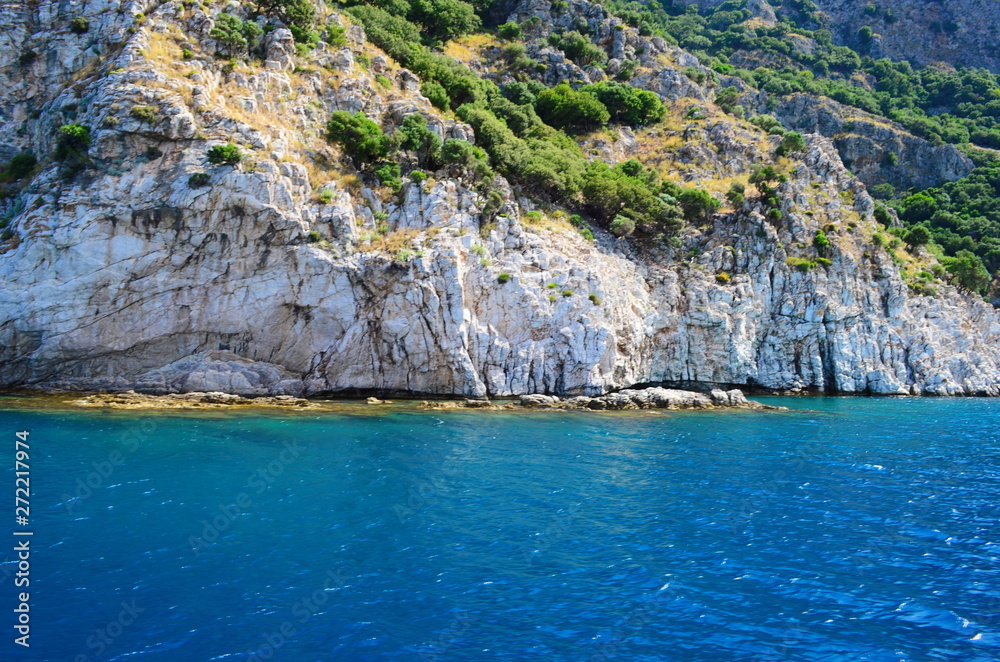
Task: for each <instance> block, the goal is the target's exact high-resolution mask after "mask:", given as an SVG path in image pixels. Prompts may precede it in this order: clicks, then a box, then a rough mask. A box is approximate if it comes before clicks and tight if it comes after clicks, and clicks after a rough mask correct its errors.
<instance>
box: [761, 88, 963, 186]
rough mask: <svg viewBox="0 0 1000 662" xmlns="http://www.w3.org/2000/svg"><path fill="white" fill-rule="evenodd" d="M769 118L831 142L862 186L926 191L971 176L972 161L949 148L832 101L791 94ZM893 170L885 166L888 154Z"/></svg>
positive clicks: (952, 147)
mask: <svg viewBox="0 0 1000 662" xmlns="http://www.w3.org/2000/svg"><path fill="white" fill-rule="evenodd" d="M775 116H776V117H777V118H778V119H780V120H781V121H782V122H783V123H784V124H785V125H786V126H787V127H788V128H790V129H794V130H796V131H802V132H806V133H819V134H821V135H824V136H828V137H831V138H833V139H834V145H836V147H837V151H838V152H840V157H841V160H842V161H843V162H844V165H845V166H846V167H848V168H850V169H851V171H852V172H853V173H854V174H855V175H857V176H858V177H859V178H860V179H861V180H862V181H864V182H865V183H866V184H868V185H874V184H881V183H883V182H888V183H890V184H892V185H893V186H896V187H899V188H908V187H910V186H917V187H921V188H926V187H928V186H935V185H937V184H940V183H941V182H942V181H954V180H956V179H959V178H960V177H964V176H965V175H967V174H969V172H971V171H972V169H973V167H974V165H973V163H972V160H971V159H970V158H969V157H968V156H966V155H965V154H963V153H962V152H960V151H959V150H958V149H957V148H956V147H955V146H954V145H937V146H935V145H931V144H930V143H929V142H927V141H926V140H924V139H923V138H918V137H917V136H914V135H913V134H911V133H909V132H908V131H906V129H904V128H903V127H902V126H900V125H898V124H896V123H894V122H890V121H889V120H886V119H884V118H881V117H875V116H874V115H871V114H869V113H866V112H864V111H863V110H859V109H857V108H851V107H849V106H845V105H843V104H840V103H838V102H836V101H833V100H832V99H826V98H817V97H811V96H808V95H805V94H793V95H790V96H788V97H786V98H785V99H783V101H782V103H781V105H780V106H779V107H778V109H777V110H776V111H775ZM890 153H891V154H895V155H896V158H897V159H898V164H897V165H890V163H889V159H890V157H889V154H890Z"/></svg>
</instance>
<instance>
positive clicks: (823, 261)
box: [816, 257, 833, 267]
mask: <svg viewBox="0 0 1000 662" xmlns="http://www.w3.org/2000/svg"><path fill="white" fill-rule="evenodd" d="M816 264H818V265H820V266H821V267H829V266H831V265H833V260H831V259H830V258H828V257H818V258H816Z"/></svg>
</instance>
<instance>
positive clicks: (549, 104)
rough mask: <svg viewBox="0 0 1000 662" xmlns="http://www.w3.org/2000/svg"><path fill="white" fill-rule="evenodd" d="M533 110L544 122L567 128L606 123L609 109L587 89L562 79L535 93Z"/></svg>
mask: <svg viewBox="0 0 1000 662" xmlns="http://www.w3.org/2000/svg"><path fill="white" fill-rule="evenodd" d="M535 110H536V111H537V112H538V116H539V117H541V118H542V119H543V120H544V121H545V123H546V124H550V125H552V126H554V127H556V128H558V129H566V130H567V131H589V130H592V129H597V128H600V127H602V126H604V125H605V124H607V123H608V120H610V119H611V113H609V112H608V109H607V108H606V107H605V106H604V104H603V103H601V102H600V101H598V99H597V97H596V96H594V95H593V94H590V93H589V92H582V91H581V92H578V91H576V90H574V89H573V88H572V87H570V86H569V85H568V84H566V83H563V84H561V85H557V86H556V87H554V88H552V89H548V90H542V91H541V92H539V93H538V99H537V101H536V102H535Z"/></svg>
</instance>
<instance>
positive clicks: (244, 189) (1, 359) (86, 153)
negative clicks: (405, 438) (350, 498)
mask: <svg viewBox="0 0 1000 662" xmlns="http://www.w3.org/2000/svg"><path fill="white" fill-rule="evenodd" d="M633 5H635V3H632V4H631V5H616V4H612V3H608V4H607V5H606V6H601V5H598V4H593V3H588V2H563V1H561V0H557V2H553V3H550V2H546V1H541V0H525V1H524V2H521V3H520V4H518V5H516V6H510V7H505V6H501V5H495V6H492V7H490V6H480V7H478V8H477V7H473V6H471V5H469V4H467V3H464V2H461V0H436V1H435V2H429V1H428V2H421V1H414V2H410V3H407V2H398V3H384V4H379V5H376V4H356V5H354V6H350V7H344V6H337V7H331V6H315V5H313V4H312V3H311V2H309V0H291V1H288V2H284V3H274V4H261V5H257V6H240V5H238V4H237V3H229V4H228V5H225V6H223V5H221V4H213V5H204V4H196V3H189V4H185V3H177V2H164V3H131V4H127V5H123V6H121V7H118V6H117V5H116V6H115V7H111V6H105V5H101V4H92V5H91V4H88V5H85V6H84V8H83V9H82V11H81V10H78V9H73V8H70V7H68V6H66V5H63V4H59V3H51V2H46V1H44V0H43V1H42V2H39V3H36V4H34V5H12V4H9V5H5V6H4V8H3V10H2V14H0V25H2V26H3V30H2V36H0V40H2V42H0V43H2V45H3V46H4V48H3V50H2V53H3V58H4V60H3V62H2V66H0V82H2V83H3V86H2V90H0V112H2V116H3V123H2V125H0V145H2V151H0V157H2V158H4V159H6V160H7V162H8V165H7V166H6V168H5V171H4V173H3V175H2V178H3V179H4V180H5V181H6V184H5V189H4V197H3V202H2V204H3V207H2V213H3V217H2V221H0V225H2V226H3V231H2V232H3V234H2V235H0V240H2V242H3V243H2V244H0V277H2V278H3V281H4V288H3V290H2V292H0V385H2V386H5V387H8V388H11V387H17V388H20V387H31V388H41V389H98V390H121V389H127V388H136V389H138V390H143V391H147V392H173V391H205V390H220V391H226V392H231V393H241V394H283V393H287V394H296V395H298V394H322V393H362V392H364V393H367V392H378V393H384V392H404V393H411V394H416V393H434V394H461V395H470V396H485V395H488V396H507V395H515V394H524V393H557V394H591V395H592V394H600V393H605V392H608V391H611V390H614V389H619V388H624V387H628V386H632V385H636V384H644V383H665V384H688V385H690V384H695V385H699V386H706V385H735V386H743V387H751V388H760V389H766V390H781V391H801V390H821V391H830V392H871V393H907V394H909V393H913V394H920V393H932V394H942V395H959V394H990V395H997V394H1000V346H998V344H997V340H998V334H1000V316H998V314H997V312H996V311H995V310H994V308H993V306H992V305H990V304H989V303H988V301H986V300H984V297H983V293H986V292H987V291H988V290H989V288H990V287H991V280H992V278H993V274H992V273H990V272H988V271H987V266H988V267H989V268H990V269H996V268H997V267H998V266H1000V263H998V264H994V263H991V262H990V261H989V260H990V255H992V253H990V251H992V250H993V248H992V246H993V245H992V244H991V240H990V235H989V233H990V232H993V231H994V227H995V225H1000V223H996V224H995V223H994V222H995V220H996V217H995V216H993V215H994V214H995V213H996V212H995V210H993V209H988V208H982V209H981V208H979V207H977V208H976V209H975V210H974V211H975V213H977V214H981V216H979V217H978V218H982V219H984V220H983V222H982V223H981V224H980V225H981V227H980V228H979V230H977V231H976V232H969V231H965V230H963V229H962V226H961V224H962V223H971V222H972V221H970V220H969V219H970V218H971V217H970V216H969V213H968V209H969V208H970V205H971V204H972V201H973V200H975V199H978V198H974V197H969V196H967V195H966V196H965V197H963V195H964V194H967V193H968V191H969V190H972V187H979V190H980V194H981V195H982V186H985V185H986V184H984V183H983V181H982V178H983V177H987V178H988V177H989V173H990V172H992V170H991V169H990V163H991V158H992V157H991V152H989V151H988V150H989V148H990V145H989V144H987V143H989V142H990V140H992V138H991V136H993V135H995V134H997V133H998V132H1000V130H998V129H997V128H996V127H995V126H994V125H993V124H992V123H991V122H992V119H990V118H991V117H992V116H991V115H988V114H986V113H984V112H979V114H978V115H976V113H975V112H974V109H972V108H968V107H966V108H964V110H963V111H962V112H964V113H965V115H962V116H959V115H954V116H952V115H948V116H943V115H940V116H934V119H933V120H928V122H929V123H928V124H927V126H925V127H924V129H925V130H921V131H916V129H915V128H914V127H916V126H917V124H916V123H915V120H914V119H913V118H915V117H919V116H920V114H921V113H923V112H924V111H923V109H922V107H921V106H920V104H921V103H924V104H926V103H929V102H928V101H927V100H926V99H925V98H924V97H923V96H922V95H923V94H924V92H926V90H927V89H928V86H930V85H931V84H932V82H933V81H931V80H930V74H927V77H926V80H925V78H923V77H921V76H923V74H919V75H918V74H914V75H913V77H912V78H915V79H916V80H917V82H918V83H919V85H918V87H919V90H917V92H915V93H914V95H915V96H914V97H913V98H914V99H916V101H913V103H912V104H910V105H909V106H906V107H903V108H902V109H901V110H900V109H896V110H899V112H895V111H892V112H890V111H889V110H886V109H883V108H882V107H881V106H880V105H879V104H880V103H881V101H882V99H884V98H885V96H884V95H887V94H889V93H885V92H883V91H880V90H879V89H878V86H879V85H880V84H881V83H880V82H874V81H873V80H869V79H868V78H866V76H874V74H871V73H869V70H875V69H877V68H878V67H883V68H884V67H886V66H890V68H891V71H893V72H896V73H899V72H898V71H896V69H895V68H893V67H896V65H895V64H891V63H890V64H889V65H887V64H885V62H889V61H888V60H886V61H884V62H882V63H881V64H879V62H876V61H874V60H871V59H870V58H865V59H862V58H860V57H859V56H858V55H857V53H855V52H854V51H849V52H848V50H846V49H844V50H838V49H842V48H843V47H840V46H834V45H832V42H829V41H828V40H827V39H826V38H825V37H824V36H823V35H822V34H820V35H817V34H816V33H815V31H810V30H809V29H807V28H800V27H796V26H794V25H792V24H788V26H791V27H788V26H786V27H787V28H788V29H791V28H792V27H794V29H795V30H799V31H801V32H803V34H801V35H799V38H801V42H800V41H798V40H797V39H798V38H796V39H793V38H792V37H791V36H789V35H790V34H796V33H791V32H789V33H787V34H786V32H784V31H785V30H786V27H781V26H782V25H784V24H778V23H777V16H774V17H770V16H769V14H768V9H769V6H766V3H763V2H757V3H749V4H748V3H742V2H736V3H732V2H731V3H726V5H724V6H722V7H718V8H715V9H714V10H708V11H706V13H705V14H703V15H702V14H690V13H685V14H682V15H681V14H678V15H673V14H670V13H668V12H662V11H658V12H654V11H651V10H650V9H649V8H643V7H639V8H637V7H635V6H633ZM730 5H733V7H734V8H733V9H730ZM750 5H753V11H751V10H750V9H747V7H749V6H750ZM477 9H478V10H479V13H478V14H477V13H476V10H477ZM508 9H509V12H508ZM723 12H731V13H733V14H734V15H733V16H729V17H726V19H725V20H729V19H732V22H731V23H730V24H729V25H730V26H732V25H736V26H737V27H738V29H739V30H743V34H744V35H748V34H750V33H753V34H754V35H756V36H753V37H752V40H757V41H753V43H749V44H746V45H745V46H746V47H744V48H738V49H734V48H732V46H725V45H724V44H723V42H722V37H720V36H716V35H715V34H714V32H718V33H720V34H724V33H726V32H731V30H730V29H729V28H728V27H727V28H726V30H721V31H720V30H716V29H715V28H711V29H710V31H706V30H709V28H706V26H708V25H709V24H710V23H711V22H713V21H720V20H722V19H720V18H719V15H720V13H723ZM744 12H745V14H744ZM754 12H756V13H754ZM498 13H499V14H501V16H500V17H499V19H497V18H495V17H496V15H497V14H498ZM504 14H505V15H504ZM737 14H738V15H737ZM762 15H763V18H762V17H761V16H762ZM491 17H493V18H491ZM771 18H773V19H774V25H773V26H772V27H773V29H774V30H779V31H782V32H781V35H780V36H779V33H777V32H775V33H771V32H767V31H768V30H771V29H772V27H768V23H769V22H771ZM682 24H683V25H682ZM687 24H690V26H691V30H692V31H693V32H691V31H689V33H684V32H683V30H682V28H683V27H684V25H687ZM484 26H485V27H484ZM717 27H723V26H722V25H721V24H718V25H717ZM747 31H750V32H747ZM757 32H760V34H757ZM765 32H766V33H767V34H768V35H772V36H765V34H764V33H765ZM747 38H750V37H747ZM768 39H770V40H771V41H767V40H768ZM777 44H786V46H787V45H788V44H791V46H787V48H797V49H800V50H801V51H802V52H806V51H809V49H813V53H812V55H811V56H810V57H812V60H810V61H809V62H806V60H805V56H802V55H801V53H800V55H799V56H796V57H797V58H798V59H796V57H791V56H788V55H786V58H785V59H784V60H783V59H781V58H778V57H777V55H775V53H778V54H780V51H781V50H782V49H784V48H786V46H780V45H777ZM696 46H697V48H696ZM730 51H731V52H730ZM796 52H799V51H796ZM849 53H850V54H853V55H852V56H849ZM817 54H820V55H822V56H823V57H819V58H817ZM824 54H825V55H824ZM851 57H853V58H856V59H857V66H856V67H854V68H853V69H851V67H852V66H853V64H854V60H853V59H851ZM762 58H777V59H776V60H775V62H774V63H773V66H774V67H775V68H766V67H760V66H759V62H760V60H761V59H762ZM824 58H826V59H824ZM838 58H839V59H838ZM821 61H822V62H825V63H826V65H821V64H819V62H821ZM830 62H832V63H833V64H832V66H831V64H830ZM845 62H846V64H845ZM880 62H881V61H880ZM750 64H754V65H755V66H754V67H752V68H751V67H750ZM824 66H826V67H827V68H829V71H828V75H822V74H820V75H817V73H815V72H813V71H812V68H816V69H818V70H822V69H823V68H824ZM844 69H849V71H846V70H844ZM806 72H808V75H806ZM969 75H971V76H972V78H974V79H975V80H972V79H969V78H968V76H969ZM908 76H909V75H908ZM948 76H953V77H957V78H954V80H966V79H968V80H967V83H968V84H969V85H970V86H972V87H975V85H977V84H979V83H983V84H986V85H995V84H996V80H995V78H992V77H991V76H992V74H987V73H985V72H980V73H975V72H974V73H973V74H968V75H967V74H966V72H962V71H959V72H955V73H953V74H948ZM962 76H965V77H966V78H962ZM883 77H884V78H890V77H891V75H890V74H885V75H884V76H883ZM907 80H908V81H909V80H910V78H907ZM948 80H950V81H952V82H954V81H953V79H951V78H949V79H948ZM969 81H971V82H969ZM910 82H911V83H912V81H910ZM914 89H916V88H914ZM845 90H846V92H845ZM848 92H849V93H848ZM852 95H853V96H852ZM866 95H867V96H866ZM880 95H883V96H880ZM889 96H892V95H891V94H889ZM991 103H993V102H987V101H985V100H984V101H983V102H982V103H979V104H978V105H979V106H982V107H983V108H986V109H987V110H988V107H989V106H990V104H991ZM956 112H958V109H957V107H956ZM950 127H951V128H950ZM953 127H958V128H957V129H954V128H953ZM962 130H964V131H965V133H964V134H961V131H962ZM949 131H959V133H960V134H961V135H958V136H954V135H951V133H948V132H949ZM942 132H945V135H942ZM976 132H980V133H982V136H985V137H982V136H980V133H976ZM945 138H947V140H946V139H945ZM959 139H961V140H959ZM976 141H978V143H977V142H976ZM975 145H978V147H977V146H975ZM970 154H971V156H970ZM845 165H846V166H847V167H845ZM977 165H980V166H982V167H979V168H977V167H976V166H977ZM848 168H849V169H848ZM949 181H951V182H953V183H951V184H947V185H945V186H944V187H943V188H941V187H940V185H942V184H943V183H944V182H949ZM987 181H992V180H988V179H987ZM869 187H870V190H871V192H872V193H875V194H876V195H877V196H879V197H882V198H885V199H886V200H887V202H886V203H885V204H883V203H880V202H877V201H876V199H874V198H873V197H872V195H871V194H870V193H869ZM927 187H935V188H932V189H930V190H929V191H928V192H926V193H917V191H918V190H919V189H925V188H927ZM948 187H952V188H951V189H949V188H948ZM955 187H958V189H959V190H955ZM911 188H912V191H910V190H908V189H911ZM947 191H951V193H946V192H947ZM910 193H912V194H913V195H910ZM943 194H944V195H947V196H948V197H947V200H945V199H944V197H942V195H943ZM919 196H923V197H919ZM927 200H930V202H927ZM963 204H964V205H965V207H964V208H961V209H960V208H959V207H960V205H963ZM962 209H965V211H964V212H963V211H962ZM938 212H941V213H943V214H951V217H945V216H941V215H939V214H938ZM898 214H901V215H902V219H900V217H899V216H898ZM936 214H937V216H936ZM963 214H964V215H963ZM935 218H936V219H937V220H936V221H935ZM945 223H950V225H947V231H948V232H950V233H951V234H952V235H954V236H955V237H956V239H955V243H954V244H953V245H950V244H947V241H946V240H947V239H948V238H949V237H948V236H945V235H944V230H945V229H946V228H945V225H944V224H945ZM918 227H919V228H924V230H923V231H920V230H915V228H918ZM982 230H985V231H986V232H983V231H982ZM924 234H926V235H927V236H924ZM997 236H1000V235H997ZM970 242H971V243H970ZM998 255H1000V251H998ZM984 257H985V258H986V260H987V262H986V263H985V264H984V262H983V258H984ZM998 262H1000V261H998Z"/></svg>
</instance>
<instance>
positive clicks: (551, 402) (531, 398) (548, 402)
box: [521, 393, 559, 407]
mask: <svg viewBox="0 0 1000 662" xmlns="http://www.w3.org/2000/svg"><path fill="white" fill-rule="evenodd" d="M558 404H559V398H558V397H556V396H554V395H542V394H540V393H535V394H531V395H522V396H521V405H522V406H525V407H552V406H556V405H558Z"/></svg>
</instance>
